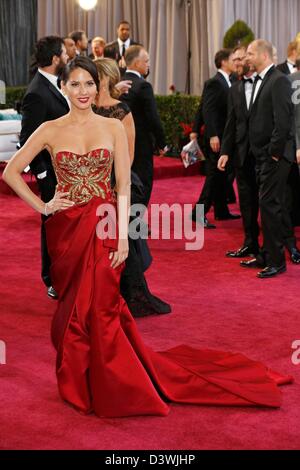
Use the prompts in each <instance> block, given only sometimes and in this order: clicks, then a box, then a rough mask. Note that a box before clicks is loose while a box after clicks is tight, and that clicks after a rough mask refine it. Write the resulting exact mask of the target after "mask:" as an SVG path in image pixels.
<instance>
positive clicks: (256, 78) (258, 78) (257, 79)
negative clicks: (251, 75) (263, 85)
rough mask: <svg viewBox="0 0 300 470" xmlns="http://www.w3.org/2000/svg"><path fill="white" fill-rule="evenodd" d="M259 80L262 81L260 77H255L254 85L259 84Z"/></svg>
mask: <svg viewBox="0 0 300 470" xmlns="http://www.w3.org/2000/svg"><path fill="white" fill-rule="evenodd" d="M259 80H262V78H261V76H260V75H256V77H255V80H254V83H257V82H259Z"/></svg>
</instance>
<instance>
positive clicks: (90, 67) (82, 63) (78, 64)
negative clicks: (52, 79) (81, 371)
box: [59, 56, 100, 91]
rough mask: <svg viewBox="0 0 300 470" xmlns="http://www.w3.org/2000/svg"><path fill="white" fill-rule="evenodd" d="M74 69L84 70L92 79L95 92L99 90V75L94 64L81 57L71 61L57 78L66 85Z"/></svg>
mask: <svg viewBox="0 0 300 470" xmlns="http://www.w3.org/2000/svg"><path fill="white" fill-rule="evenodd" d="M76 69H83V70H86V71H87V72H88V73H89V74H90V75H91V77H92V78H93V80H94V82H95V84H96V88H97V91H99V88H100V80H99V75H98V70H97V67H96V65H95V64H94V62H93V61H92V60H91V59H89V58H88V57H82V56H77V57H75V58H74V59H73V60H71V61H70V62H69V63H68V64H67V65H66V66H65V67H64V68H63V70H62V72H61V74H60V76H59V81H60V82H63V83H66V82H67V81H68V80H69V78H70V75H71V73H72V72H73V70H76Z"/></svg>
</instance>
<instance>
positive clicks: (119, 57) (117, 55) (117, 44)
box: [104, 20, 138, 77]
mask: <svg viewBox="0 0 300 470" xmlns="http://www.w3.org/2000/svg"><path fill="white" fill-rule="evenodd" d="M130 33H131V26H130V23H129V22H128V21H126V20H124V21H121V22H120V23H119V25H118V29H117V34H118V39H117V40H116V41H114V42H110V43H109V44H107V45H106V46H105V48H104V57H109V58H110V59H114V60H115V61H116V62H117V63H118V66H119V69H120V73H121V77H122V76H123V75H124V73H125V72H126V62H125V53H126V51H127V49H128V48H129V47H130V46H134V45H137V44H138V43H137V42H135V41H133V40H132V39H130Z"/></svg>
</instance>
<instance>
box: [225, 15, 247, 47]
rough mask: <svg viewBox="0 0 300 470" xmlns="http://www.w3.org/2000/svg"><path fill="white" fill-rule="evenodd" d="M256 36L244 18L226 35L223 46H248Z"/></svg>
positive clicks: (234, 24)
mask: <svg viewBox="0 0 300 470" xmlns="http://www.w3.org/2000/svg"><path fill="white" fill-rule="evenodd" d="M254 39H255V36H254V33H253V31H252V29H251V28H249V26H248V25H247V23H245V22H244V21H242V20H237V21H236V22H235V23H233V25H232V26H231V28H229V29H228V31H227V32H226V34H225V36H224V40H223V47H226V48H227V49H234V48H235V47H236V46H246V47H247V46H248V45H249V44H250V42H252V41H254Z"/></svg>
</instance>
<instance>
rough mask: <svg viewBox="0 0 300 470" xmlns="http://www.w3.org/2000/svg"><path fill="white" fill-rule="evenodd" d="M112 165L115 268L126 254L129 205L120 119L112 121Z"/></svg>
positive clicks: (127, 163)
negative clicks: (116, 240) (115, 209)
mask: <svg viewBox="0 0 300 470" xmlns="http://www.w3.org/2000/svg"><path fill="white" fill-rule="evenodd" d="M112 127H113V134H114V141H115V145H114V165H115V175H116V188H115V190H116V192H117V197H118V227H119V243H118V250H117V251H115V252H114V253H111V254H110V259H111V260H112V263H111V266H112V267H113V268H117V267H118V266H119V265H120V264H122V263H123V262H124V261H125V259H126V258H127V256H128V224H129V207H130V158H129V152H128V143H127V137H126V132H125V129H124V126H123V125H122V124H121V122H120V121H114V123H113V126H112Z"/></svg>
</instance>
